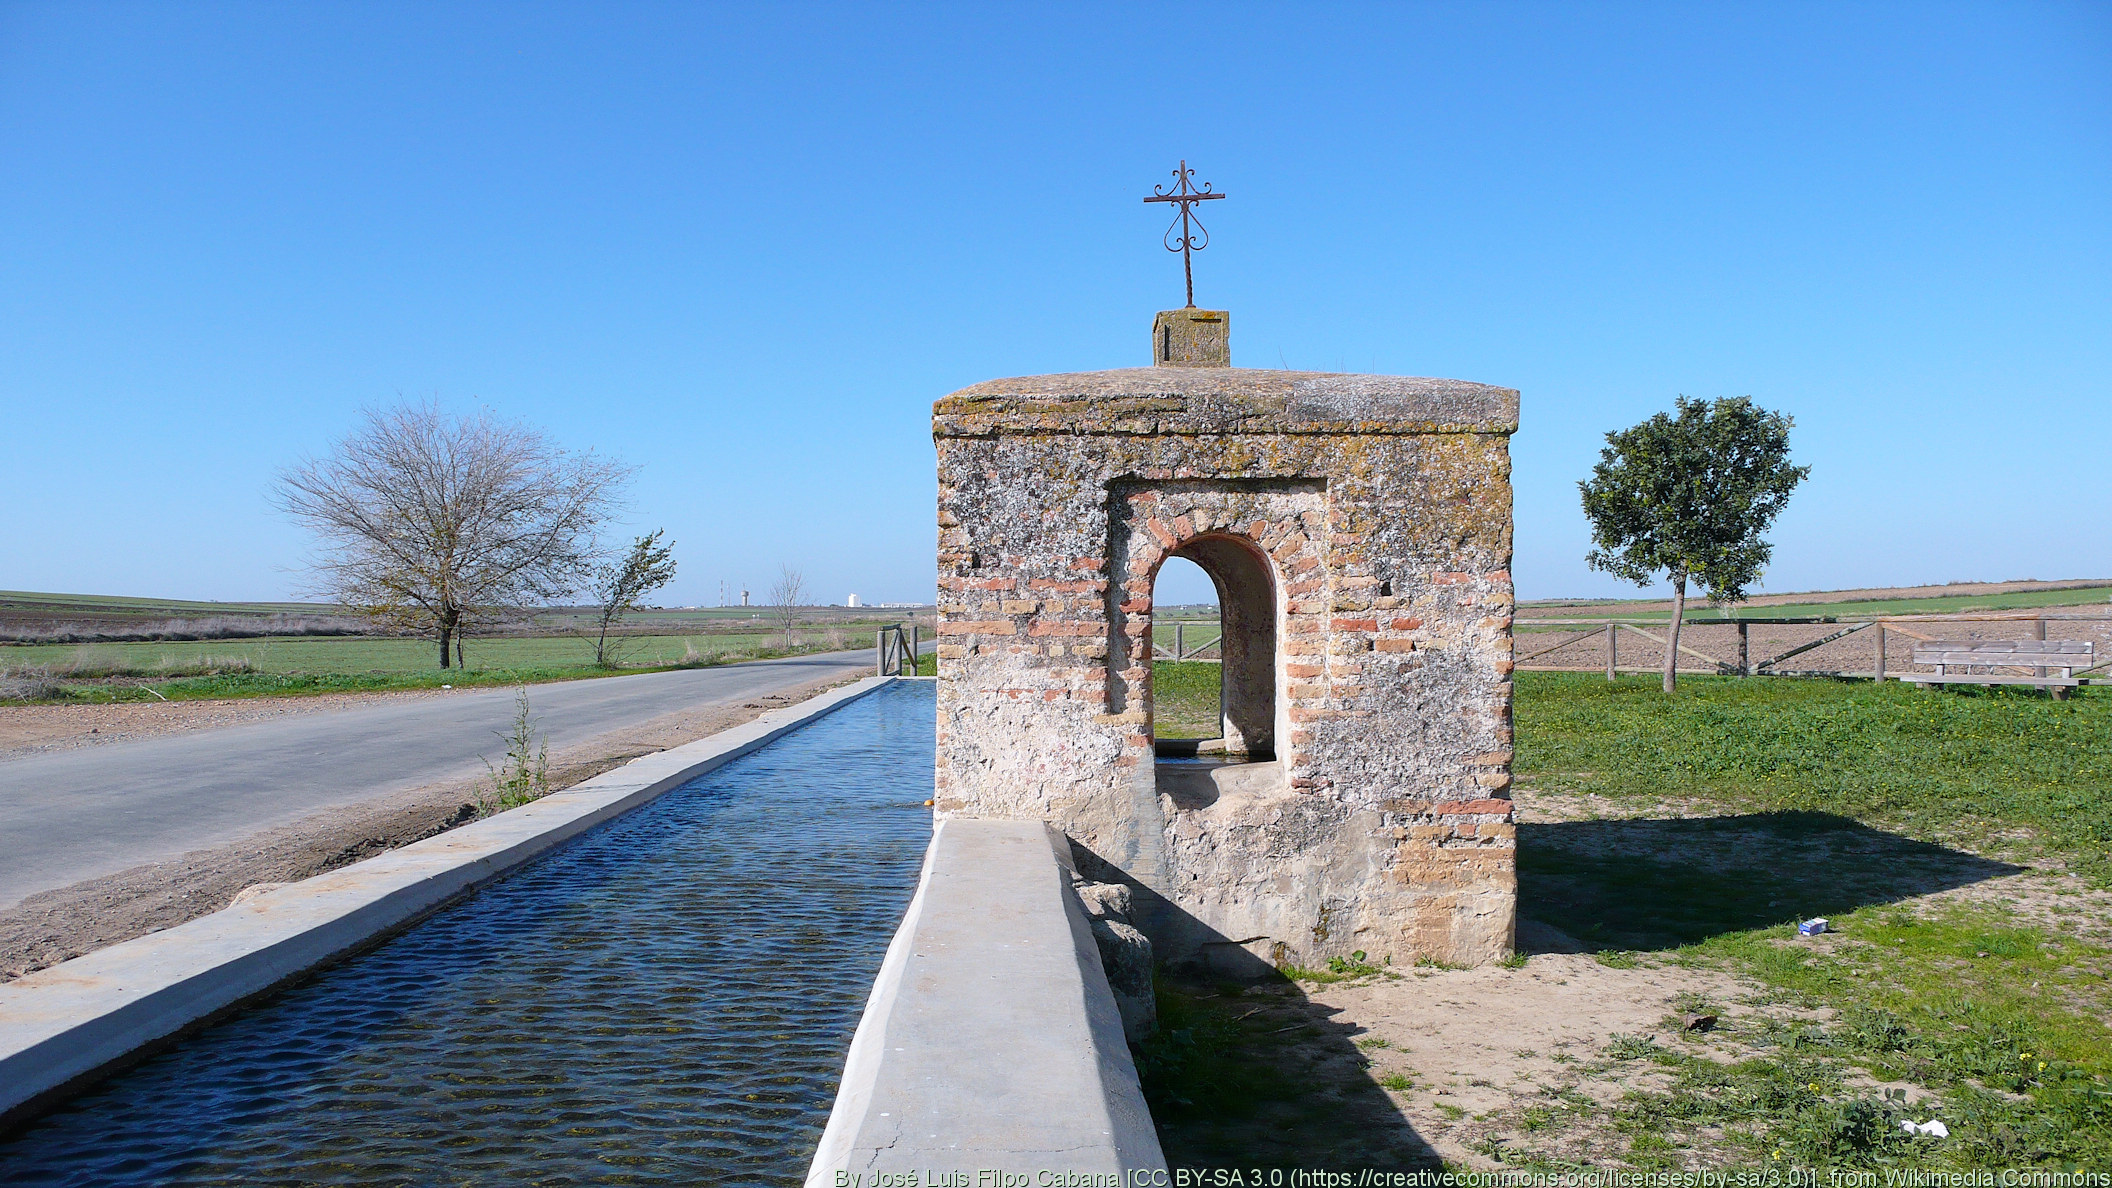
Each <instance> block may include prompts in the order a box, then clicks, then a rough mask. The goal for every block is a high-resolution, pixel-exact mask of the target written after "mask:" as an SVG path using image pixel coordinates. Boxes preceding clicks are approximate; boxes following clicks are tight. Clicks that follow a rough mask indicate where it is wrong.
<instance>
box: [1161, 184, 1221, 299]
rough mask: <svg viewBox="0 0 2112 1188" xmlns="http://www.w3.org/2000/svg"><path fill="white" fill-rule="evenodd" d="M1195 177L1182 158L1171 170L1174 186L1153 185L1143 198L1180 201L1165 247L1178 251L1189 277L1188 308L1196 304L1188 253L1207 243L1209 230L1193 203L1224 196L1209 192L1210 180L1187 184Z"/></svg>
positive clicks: (1167, 233) (1207, 244) (1183, 267)
mask: <svg viewBox="0 0 2112 1188" xmlns="http://www.w3.org/2000/svg"><path fill="white" fill-rule="evenodd" d="M1194 177H1195V170H1193V169H1190V168H1188V162H1186V161H1183V162H1181V167H1180V168H1179V169H1176V170H1174V171H1173V178H1174V187H1173V189H1171V190H1168V189H1167V188H1166V187H1164V186H1153V187H1152V188H1151V197H1149V198H1146V199H1145V200H1144V201H1146V202H1173V203H1178V204H1179V205H1180V208H1181V217H1180V218H1179V219H1176V220H1175V221H1174V223H1173V225H1172V226H1170V227H1168V228H1166V250H1167V251H1169V252H1179V253H1180V254H1181V273H1182V275H1184V276H1186V277H1187V278H1188V308H1189V309H1194V308H1195V265H1194V264H1193V263H1192V262H1191V259H1190V255H1189V254H1190V253H1191V252H1199V251H1202V250H1203V249H1204V248H1206V247H1209V246H1210V232H1209V231H1208V230H1207V229H1206V228H1204V226H1203V221H1202V220H1201V219H1198V218H1196V217H1195V216H1194V213H1193V212H1194V209H1195V204H1196V203H1198V202H1208V201H1210V200H1211V199H1212V198H1222V197H1224V195H1223V194H1217V193H1212V192H1211V190H1210V183H1209V182H1204V183H1203V188H1202V189H1200V190H1198V189H1196V188H1195V187H1193V186H1191V185H1189V184H1188V183H1189V181H1190V180H1191V179H1193V178H1194ZM1176 229H1178V230H1179V231H1180V234H1179V235H1178V236H1176V235H1175V234H1174V231H1175V230H1176ZM1198 233H1200V234H1201V235H1202V238H1201V239H1200V240H1198V239H1197V238H1196V235H1197V234H1198Z"/></svg>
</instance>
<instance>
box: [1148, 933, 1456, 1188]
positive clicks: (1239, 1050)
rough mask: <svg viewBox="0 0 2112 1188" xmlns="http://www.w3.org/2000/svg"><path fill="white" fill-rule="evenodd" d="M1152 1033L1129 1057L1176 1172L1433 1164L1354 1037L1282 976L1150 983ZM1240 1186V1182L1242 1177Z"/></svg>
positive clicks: (1162, 976) (1169, 978) (1330, 1010)
mask: <svg viewBox="0 0 2112 1188" xmlns="http://www.w3.org/2000/svg"><path fill="white" fill-rule="evenodd" d="M1158 998H1159V1031H1158V1033H1157V1034H1156V1035H1154V1036H1152V1037H1151V1038H1150V1039H1148V1040H1146V1041H1145V1043H1144V1044H1143V1046H1142V1047H1141V1048H1140V1049H1139V1051H1138V1053H1137V1057H1138V1060H1137V1064H1138V1071H1139V1073H1140V1075H1141V1077H1142V1079H1143V1083H1144V1095H1145V1098H1146V1100H1147V1101H1149V1103H1150V1105H1151V1116H1152V1120H1153V1121H1154V1122H1155V1123H1157V1125H1158V1132H1159V1142H1160V1145H1161V1146H1163V1147H1164V1148H1165V1151H1166V1162H1167V1165H1168V1166H1169V1167H1175V1168H1188V1169H1195V1168H1227V1169H1240V1170H1241V1171H1242V1172H1243V1173H1245V1174H1248V1175H1251V1174H1252V1169H1255V1168H1262V1169H1283V1170H1285V1171H1287V1172H1288V1171H1291V1170H1297V1169H1304V1170H1320V1169H1325V1170H1331V1171H1347V1172H1358V1171H1362V1170H1364V1169H1366V1168H1371V1169H1374V1170H1388V1171H1393V1170H1398V1171H1415V1170H1421V1169H1436V1168H1440V1167H1442V1166H1443V1163H1442V1161H1441V1160H1440V1159H1439V1158H1438V1156H1437V1153H1436V1152H1435V1151H1433V1150H1432V1149H1431V1148H1430V1144H1429V1143H1428V1142H1426V1141H1424V1139H1423V1137H1422V1136H1421V1135H1420V1134H1418V1133H1416V1131H1415V1128H1414V1127H1413V1126H1411V1125H1409V1122H1408V1120H1407V1119H1406V1118H1405V1117H1402V1115H1401V1112H1400V1110H1399V1109H1398V1108H1397V1107H1395V1105H1394V1104H1393V1100H1392V1099H1391V1098H1390V1097H1388V1096H1387V1094H1386V1091H1385V1090H1384V1089H1383V1088H1381V1087H1380V1086H1379V1084H1378V1082H1376V1081H1375V1080H1373V1079H1372V1075H1371V1071H1370V1066H1369V1062H1368V1061H1367V1060H1366V1059H1365V1056H1364V1053H1363V1051H1362V1050H1360V1049H1359V1048H1358V1047H1357V1045H1356V1037H1357V1036H1358V1035H1359V1034H1361V1031H1362V1029H1361V1028H1358V1027H1356V1026H1354V1025H1351V1024H1347V1023H1338V1022H1336V1021H1335V1020H1334V1016H1335V1015H1336V1014H1337V1013H1339V1009H1338V1008H1335V1007H1329V1006H1324V1005H1322V1004H1320V1003H1317V1002H1314V1001H1312V1000H1311V999H1309V998H1307V997H1306V996H1305V994H1304V992H1303V991H1301V990H1300V989H1299V988H1298V986H1297V985H1296V984H1295V983H1292V982H1290V981H1288V980H1286V979H1283V978H1281V977H1278V978H1275V979H1272V980H1269V981H1265V982H1260V983H1249V984H1241V983H1235V982H1203V981H1193V980H1183V979H1181V978H1179V977H1177V976H1174V975H1171V974H1168V973H1167V972H1166V971H1164V970H1161V971H1160V972H1159V976H1158ZM1249 1182H1251V1181H1249Z"/></svg>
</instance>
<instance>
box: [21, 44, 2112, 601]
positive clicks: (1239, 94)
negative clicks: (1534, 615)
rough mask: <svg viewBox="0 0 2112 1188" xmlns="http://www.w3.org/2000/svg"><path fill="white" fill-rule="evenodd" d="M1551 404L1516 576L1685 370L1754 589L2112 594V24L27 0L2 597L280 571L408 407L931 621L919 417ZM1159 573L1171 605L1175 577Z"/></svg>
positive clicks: (1553, 581)
mask: <svg viewBox="0 0 2112 1188" xmlns="http://www.w3.org/2000/svg"><path fill="white" fill-rule="evenodd" d="M1183 157H1185V158H1187V159H1188V160H1189V161H1190V162H1191V163H1193V164H1194V165H1196V166H1197V167H1198V170H1199V172H1198V177H1199V178H1200V179H1204V180H1208V181H1210V182H1212V183H1214V184H1215V185H1216V187H1217V188H1218V189H1220V190H1223V191H1225V192H1227V193H1228V194H1229V195H1230V197H1229V198H1228V199H1227V200H1226V201H1223V202H1218V203H1212V204H1210V207H1209V210H1208V214H1209V225H1210V229H1211V231H1212V233H1213V235H1214V236H1215V241H1214V243H1213V245H1212V246H1211V248H1210V249H1209V251H1208V252H1206V253H1205V254H1203V255H1202V256H1200V257H1198V258H1197V263H1196V269H1197V292H1196V296H1197V300H1198V302H1200V303H1202V304H1205V305H1214V306H1221V307H1225V308H1229V309H1231V310H1232V311H1233V340H1232V341H1233V361H1234V362H1235V363H1237V364H1241V365H1245V366H1270V367H1275V366H1284V365H1288V366H1291V367H1299V368H1314V369H1327V370H1355V371H1380V372H1391V373H1403V374H1411V375H1441V376H1452V377H1457V378H1462V379H1471V380H1478V381H1482V382H1488V383H1496V384H1503V385H1507V386H1511V387H1516V388H1518V389H1520V390H1521V391H1522V393H1523V404H1524V413H1523V421H1524V427H1523V428H1522V429H1521V431H1520V432H1519V434H1518V436H1517V438H1516V439H1515V440H1514V442H1513V452H1514V457H1515V460H1516V475H1515V478H1516V487H1517V523H1518V531H1517V560H1516V563H1515V566H1514V569H1515V572H1516V574H1517V578H1518V585H1519V591H1520V594H1521V595H1522V596H1524V597H1544V596H1555V595H1571V594H1592V593H1621V592H1623V591H1632V590H1633V587H1628V586H1624V585H1623V584H1621V583H1618V582H1615V581H1614V580H1612V579H1610V578H1608V577H1606V576H1604V575H1600V574H1595V573H1592V572H1590V571H1589V570H1587V569H1586V568H1585V566H1584V564H1583V560H1582V558H1583V554H1584V551H1585V548H1586V547H1587V544H1586V531H1585V527H1584V523H1583V520H1582V517H1581V515H1580V513H1579V512H1578V509H1577V498H1576V487H1575V484H1576V481H1577V479H1578V478H1580V477H1582V476H1583V475H1584V474H1585V473H1587V472H1588V471H1589V468H1590V466H1591V463H1592V462H1593V460H1594V459H1595V457H1596V454H1597V450H1598V447H1599V445H1600V444H1601V437H1602V435H1603V433H1604V432H1605V431H1606V430H1608V429H1612V428H1616V427H1620V426H1624V425H1627V424H1630V423H1633V422H1634V421H1637V420H1640V419H1641V418H1643V417H1644V416H1647V415H1649V414H1650V413H1651V412H1654V411H1657V410H1659V409H1662V408H1666V407H1669V406H1670V405H1671V403H1672V400H1673V398H1674V397H1675V396H1676V395H1679V394H1686V395H1690V396H1700V397H1714V396H1723V395H1750V396H1752V397H1754V398H1755V399H1756V400H1757V401H1759V402H1760V403H1761V404H1763V405H1765V406H1767V407H1770V408H1776V409H1781V410H1783V411H1786V412H1788V413H1790V414H1792V415H1793V416H1794V417H1795V418H1796V422H1797V427H1796V430H1795V435H1794V444H1795V451H1796V454H1797V457H1798V459H1799V460H1800V461H1803V462H1807V463H1810V464H1811V466H1812V467H1813V472H1812V477H1811V479H1810V481H1809V482H1808V483H1807V484H1806V486H1805V487H1804V488H1803V490H1802V491H1801V492H1800V493H1799V495H1798V496H1797V498H1796V499H1795V500H1794V501H1793V502H1792V504H1791V506H1790V509H1789V511H1788V512H1787V513H1786V514H1785V515H1784V517H1783V519H1782V521H1781V522H1780V524H1779V526H1778V528H1777V530H1776V532H1775V539H1776V541H1777V550H1776V556H1775V563H1774V566H1773V568H1772V569H1771V571H1770V572H1769V574H1768V576H1767V579H1766V588H1768V589H1773V590H1798V589H1813V588H1826V587H1840V586H1852V585H1871V584H1893V583H1906V582H1923V581H1938V582H1940V581H1950V580H1977V579H2004V578H2022V577H2038V578H2057V577H2071V576H2108V575H2112V528H2108V525H2112V514H2108V509H2112V378H2108V377H2112V6H2106V5H2058V4H2054V5H2033V4H2017V3H2004V4H1992V5H1945V4H1927V3H1917V4H1911V5H1854V4H1828V5H1818V4H1810V5H1796V4H1771V5H1749V6H1739V5H1730V4H1712V5H1684V4H1683V5H1671V6H1654V5H1612V4H1606V5H1545V4H1486V5H1386V6H1364V7H1357V6H1336V7H1320V6H1289V5H1279V6H1241V5H1228V4H1211V5H1171V4H1137V3H1129V4H1120V5H1106V6H1088V5H1000V4H988V3H985V4H974V5H956V6H937V5H930V6H910V5H863V6H848V7H840V8H839V7H823V6H794V5H760V4H758V5H739V6H732V5H729V6H706V5H586V4H579V5H535V4H494V5H471V4H453V5H450V4H438V5H434V4H419V5H408V4H406V5H388V4H369V3H362V4H343V5H331V4H309V5H285V4H259V5H213V4H183V5H170V4H138V5H109V4H94V3H75V4H63V5H61V4H20V3H5V4H0V428H4V429H5V431H6V437H7V443H6V447H5V448H6V451H7V453H6V457H7V464H6V466H5V467H0V509H4V512H0V588H13V589H25V588H26V589H45V590H68V591H81V592H95V593H124V594H157V595H166V596H177V597H198V598H250V597H268V596H279V595H284V594H287V593H290V592H292V591H293V590H295V589H296V588H297V586H298V584H299V581H300V575H299V572H298V563H299V560H300V558H301V556H302V553H303V550H304V539H303V537H302V536H301V534H300V532H299V531H298V530H297V529H296V528H295V527H294V526H293V525H291V524H288V523H286V522H285V521H284V520H283V519H281V518H280V517H278V516H277V515H275V514H274V513H273V512H272V511H271V509H270V506H269V503H268V500H267V495H268V490H269V485H270V480H271V476H272V474H273V472H274V471H275V470H276V469H277V468H278V467H279V466H281V465H284V464H285V463H287V462H289V461H292V460H294V459H296V458H298V457H299V456H300V455H302V454H304V453H314V452H319V451H322V450H324V449H326V448H327V447H328V445H329V443H330V442H331V441H332V440H333V439H334V438H336V437H337V436H339V435H340V434H342V433H344V432H345V431H346V430H348V429H349V428H351V427H352V426H353V424H354V423H355V420H356V417H357V414H358V410H359V409H360V408H361V407H362V406H365V405H372V404H384V403H388V402H391V401H393V400H396V399H398V398H399V397H408V398H418V397H424V396H428V395H431V396H437V397H438V398H439V399H440V400H442V401H443V402H445V403H447V404H449V405H452V406H454V407H458V408H474V407H477V406H479V405H481V406H486V407H489V408H491V409H492V410H494V411H496V412H497V413H499V414H500V415H502V416H506V417H513V418H519V419H522V420H525V421H528V422H530V423H532V424H535V425H537V426H540V427H542V428H544V429H546V430H547V431H549V432H550V433H551V434H552V436H553V437H555V438H556V439H558V440H559V441H561V442H564V443H566V444H568V445H572V446H576V447H594V448H596V449H599V450H601V451H604V452H607V453H613V454H616V455H618V456H620V457H622V458H624V459H625V460H627V461H629V462H632V463H635V464H637V465H638V466H640V467H641V468H642V469H641V472H640V475H639V479H638V481H637V483H636V485H635V488H634V497H635V498H634V507H633V512H632V519H633V522H634V525H635V526H637V527H640V528H643V527H652V526H665V527H666V528H667V529H668V530H669V533H670V535H671V536H673V537H674V538H675V539H676V541H677V542H678V544H679V549H678V556H679V559H680V561H681V566H682V576H681V578H680V579H679V581H678V582H677V584H676V585H675V586H674V587H672V588H671V589H670V590H668V591H667V592H666V593H665V595H664V596H665V598H666V599H667V600H668V601H670V602H685V603H686V602H712V601H716V600H717V597H718V588H719V582H720V581H722V580H724V581H726V582H728V583H730V584H732V585H733V586H734V587H735V588H738V587H739V585H741V584H743V583H746V584H748V585H750V586H751V587H753V588H754V589H756V590H757V591H758V592H760V591H761V590H763V589H766V588H767V586H768V584H769V580H770V578H771V576H772V575H773V574H774V573H775V571H776V569H777V567H778V565H779V564H780V563H781V562H790V563H792V564H795V565H798V566H800V567H802V568H803V569H804V570H805V572H806V573H807V575H808V577H809V579H810V582H811V584H812V588H813V589H814V590H815V591H816V592H817V595H818V596H823V597H826V598H827V599H829V600H833V601H841V600H842V598H843V596H844V594H846V593H848V592H850V591H853V590H855V591H857V592H858V593H859V594H861V595H862V596H864V597H865V598H867V599H868V600H879V599H919V600H921V599H928V598H929V597H930V593H931V573H932V566H931V556H932V551H933V548H932V543H933V529H932V527H931V520H932V494H933V493H932V454H931V442H930V437H929V411H930V403H931V401H932V400H934V399H935V398H937V397H939V396H941V395H944V394H945V393H946V392H948V391H951V390H953V389H955V388H958V387H961V386H964V385H966V384H969V383H973V382H975V381H977V380H981V379H986V378H990V377H993V376H1002V375H1018V374H1027V373H1034V372H1042V371H1066V370H1085V369H1092V368H1100V367H1112V366H1128V365H1137V364H1141V363H1143V362H1145V361H1147V360H1148V353H1147V352H1148V349H1149V344H1148V337H1149V328H1150V323H1151V317H1152V313H1153V312H1154V311H1155V310H1158V309H1162V308H1170V307H1173V306H1178V305H1179V304H1181V300H1182V297H1181V289H1180V265H1179V261H1178V260H1177V259H1176V258H1174V257H1171V256H1169V255H1168V254H1167V253H1166V252H1165V251H1163V250H1162V249H1161V247H1160V246H1159V236H1160V234H1161V232H1162V231H1163V229H1164V227H1163V224H1164V218H1163V209H1162V208H1158V207H1146V206H1144V205H1142V204H1141V203H1140V202H1139V201H1138V200H1139V198H1141V197H1142V196H1143V195H1144V194H1146V193H1148V192H1149V191H1150V189H1151V187H1152V186H1153V185H1154V184H1156V183H1159V182H1162V181H1165V180H1167V176H1168V173H1169V171H1170V170H1171V169H1172V167H1173V165H1174V162H1175V161H1176V160H1177V159H1179V158H1183ZM1168 593H1172V591H1168Z"/></svg>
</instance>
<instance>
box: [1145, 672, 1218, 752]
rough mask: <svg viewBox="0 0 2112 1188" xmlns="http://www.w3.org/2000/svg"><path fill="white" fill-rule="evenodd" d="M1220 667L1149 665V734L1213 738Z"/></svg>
mask: <svg viewBox="0 0 2112 1188" xmlns="http://www.w3.org/2000/svg"><path fill="white" fill-rule="evenodd" d="M1223 675H1224V666H1223V665H1221V664H1205V663H1203V662H1201V661H1197V660H1183V661H1174V660H1161V661H1158V662H1157V663H1155V664H1153V665H1152V666H1151V695H1152V732H1153V735H1154V736H1155V737H1158V738H1217V737H1218V736H1219V735H1221V734H1223V733H1224V719H1223V718H1222V716H1221V711H1220V709H1219V707H1220V705H1221V704H1222V703H1221V701H1220V693H1219V688H1220V684H1219V683H1220V681H1221V680H1222V679H1223Z"/></svg>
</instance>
